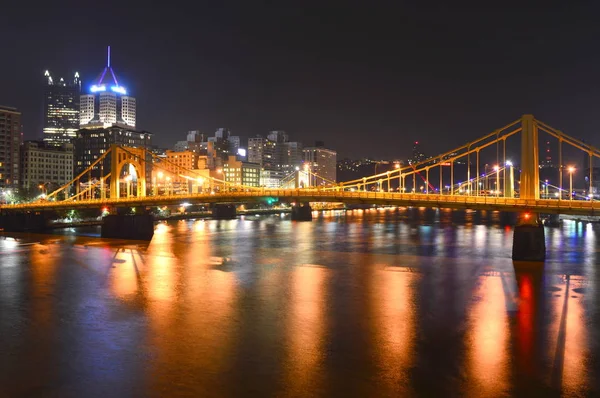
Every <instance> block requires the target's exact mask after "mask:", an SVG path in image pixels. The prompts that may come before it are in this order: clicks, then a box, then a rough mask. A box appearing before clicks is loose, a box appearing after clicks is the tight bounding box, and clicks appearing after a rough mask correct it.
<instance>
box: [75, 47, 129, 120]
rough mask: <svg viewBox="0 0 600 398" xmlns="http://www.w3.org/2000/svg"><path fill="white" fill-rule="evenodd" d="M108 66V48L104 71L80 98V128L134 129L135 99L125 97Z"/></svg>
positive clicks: (123, 88) (122, 87) (122, 88)
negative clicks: (115, 126)
mask: <svg viewBox="0 0 600 398" xmlns="http://www.w3.org/2000/svg"><path fill="white" fill-rule="evenodd" d="M127 94H128V92H127V89H126V88H125V87H124V86H122V85H120V84H119V81H118V80H117V75H115V72H114V70H113V68H112V67H111V66H110V46H109V47H108V57H107V62H106V66H105V67H104V70H103V71H102V73H101V74H100V76H99V77H98V79H96V81H95V83H94V84H93V85H92V86H91V87H90V89H89V94H84V95H82V96H81V103H80V109H81V113H80V121H79V122H80V127H81V128H98V127H110V126H113V125H117V126H119V127H125V128H135V113H136V112H135V108H136V107H135V98H134V97H131V96H129V95H127Z"/></svg>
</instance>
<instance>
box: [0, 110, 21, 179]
mask: <svg viewBox="0 0 600 398" xmlns="http://www.w3.org/2000/svg"><path fill="white" fill-rule="evenodd" d="M22 138H23V137H22V126H21V112H19V111H18V110H17V109H15V108H9V107H7V106H0V190H1V189H2V188H13V187H15V188H16V187H18V186H19V159H20V151H19V150H20V147H21V141H22Z"/></svg>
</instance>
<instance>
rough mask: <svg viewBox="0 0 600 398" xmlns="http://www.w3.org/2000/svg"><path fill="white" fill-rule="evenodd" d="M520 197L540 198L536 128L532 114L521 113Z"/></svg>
mask: <svg viewBox="0 0 600 398" xmlns="http://www.w3.org/2000/svg"><path fill="white" fill-rule="evenodd" d="M521 128H522V130H521V184H520V185H519V195H520V198H521V199H533V200H538V199H539V198H540V162H539V148H538V129H537V125H536V123H535V119H534V118H533V115H523V117H522V119H521Z"/></svg>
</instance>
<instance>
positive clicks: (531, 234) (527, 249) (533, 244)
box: [512, 213, 546, 261]
mask: <svg viewBox="0 0 600 398" xmlns="http://www.w3.org/2000/svg"><path fill="white" fill-rule="evenodd" d="M519 216H520V217H519V222H518V223H517V225H516V226H515V230H514V234H513V251H512V259H513V260H515V261H544V260H545V259H546V240H545V234H544V226H543V225H542V223H541V222H540V220H539V218H538V216H537V215H531V214H530V213H525V214H520V215H519Z"/></svg>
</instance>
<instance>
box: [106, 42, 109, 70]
mask: <svg viewBox="0 0 600 398" xmlns="http://www.w3.org/2000/svg"><path fill="white" fill-rule="evenodd" d="M106 67H107V68H110V46H108V57H107V61H106Z"/></svg>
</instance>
